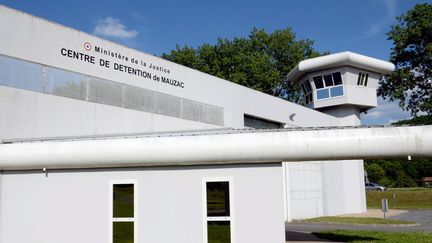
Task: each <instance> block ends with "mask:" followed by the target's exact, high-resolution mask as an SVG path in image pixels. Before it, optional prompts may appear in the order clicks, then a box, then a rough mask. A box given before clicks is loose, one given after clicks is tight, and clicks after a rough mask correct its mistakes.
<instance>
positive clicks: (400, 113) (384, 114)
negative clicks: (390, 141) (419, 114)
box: [361, 97, 411, 125]
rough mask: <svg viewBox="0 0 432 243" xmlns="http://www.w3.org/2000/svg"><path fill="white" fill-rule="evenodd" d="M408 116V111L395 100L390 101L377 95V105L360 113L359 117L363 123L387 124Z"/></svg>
mask: <svg viewBox="0 0 432 243" xmlns="http://www.w3.org/2000/svg"><path fill="white" fill-rule="evenodd" d="M410 117H411V114H410V112H408V111H404V110H402V109H401V108H400V107H399V103H398V102H397V101H396V102H390V101H388V100H383V98H381V97H378V106H377V107H376V108H373V109H371V110H370V111H368V113H367V114H362V117H361V119H362V124H364V125H387V124H390V123H392V122H395V121H399V120H404V119H408V118H410Z"/></svg>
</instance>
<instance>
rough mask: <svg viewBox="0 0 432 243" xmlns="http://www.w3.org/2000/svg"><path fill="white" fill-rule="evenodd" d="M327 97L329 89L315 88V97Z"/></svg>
mask: <svg viewBox="0 0 432 243" xmlns="http://www.w3.org/2000/svg"><path fill="white" fill-rule="evenodd" d="M328 97H329V89H321V90H317V99H319V100H320V99H325V98H328Z"/></svg>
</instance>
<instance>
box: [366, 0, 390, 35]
mask: <svg viewBox="0 0 432 243" xmlns="http://www.w3.org/2000/svg"><path fill="white" fill-rule="evenodd" d="M381 2H382V3H383V4H384V6H385V11H384V12H385V13H384V14H383V15H382V16H383V17H382V18H381V19H379V20H378V21H377V22H375V23H374V24H372V25H370V26H369V28H367V30H366V33H365V37H366V38H370V37H373V36H375V35H376V34H379V33H381V32H382V31H384V29H385V28H387V27H388V24H389V23H390V22H391V21H393V20H394V18H395V15H396V7H397V6H396V1H395V0H381Z"/></svg>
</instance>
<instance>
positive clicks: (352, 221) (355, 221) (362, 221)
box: [304, 217, 414, 224]
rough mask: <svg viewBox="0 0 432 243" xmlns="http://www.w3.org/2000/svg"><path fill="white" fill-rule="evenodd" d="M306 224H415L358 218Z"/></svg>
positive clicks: (318, 220)
mask: <svg viewBox="0 0 432 243" xmlns="http://www.w3.org/2000/svg"><path fill="white" fill-rule="evenodd" d="M304 221H305V222H314V223H332V224H414V223H413V222H407V221H400V220H392V219H381V218H358V217H319V218H313V219H306V220H304Z"/></svg>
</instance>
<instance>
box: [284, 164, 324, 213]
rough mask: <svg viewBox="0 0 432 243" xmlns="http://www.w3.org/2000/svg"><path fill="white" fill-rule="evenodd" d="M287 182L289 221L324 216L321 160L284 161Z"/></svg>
mask: <svg viewBox="0 0 432 243" xmlns="http://www.w3.org/2000/svg"><path fill="white" fill-rule="evenodd" d="M284 165H285V166H284V169H285V170H286V172H285V173H286V180H287V181H286V183H287V215H286V216H285V218H286V220H287V221H291V220H292V219H305V218H315V217H320V216H323V193H322V190H323V188H322V168H321V163H320V162H288V163H284Z"/></svg>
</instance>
